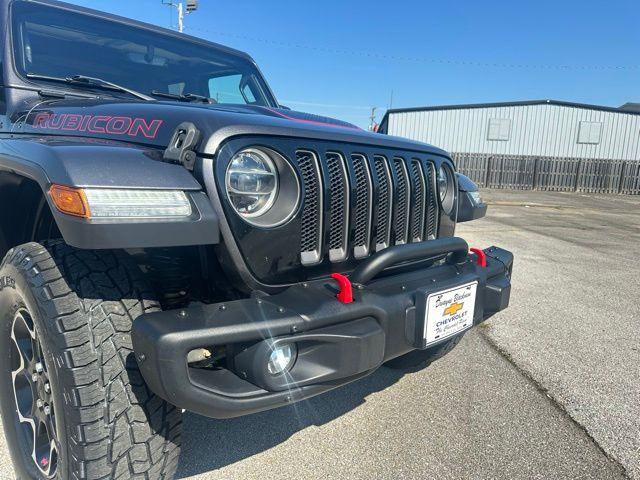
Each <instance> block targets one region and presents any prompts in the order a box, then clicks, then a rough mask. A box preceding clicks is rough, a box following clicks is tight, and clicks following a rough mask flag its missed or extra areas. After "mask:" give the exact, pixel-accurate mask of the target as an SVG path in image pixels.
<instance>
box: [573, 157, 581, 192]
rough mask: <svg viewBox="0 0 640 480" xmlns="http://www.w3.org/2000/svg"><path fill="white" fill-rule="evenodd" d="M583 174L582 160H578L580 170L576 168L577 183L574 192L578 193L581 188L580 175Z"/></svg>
mask: <svg viewBox="0 0 640 480" xmlns="http://www.w3.org/2000/svg"><path fill="white" fill-rule="evenodd" d="M581 174H582V160H578V168H576V183H575V185H574V186H573V191H574V192H577V191H578V187H579V186H580V175H581Z"/></svg>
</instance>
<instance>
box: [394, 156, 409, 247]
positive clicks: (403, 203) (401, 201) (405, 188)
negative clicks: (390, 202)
mask: <svg viewBox="0 0 640 480" xmlns="http://www.w3.org/2000/svg"><path fill="white" fill-rule="evenodd" d="M393 169H394V170H395V173H396V182H397V188H396V194H397V196H396V211H395V219H394V232H395V241H396V245H401V244H403V243H407V241H408V238H409V208H410V206H411V202H410V200H411V198H410V197H411V187H410V186H409V175H408V173H407V166H406V165H405V163H404V160H402V159H401V158H394V159H393Z"/></svg>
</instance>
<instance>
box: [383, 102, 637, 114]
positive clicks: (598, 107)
mask: <svg viewBox="0 0 640 480" xmlns="http://www.w3.org/2000/svg"><path fill="white" fill-rule="evenodd" d="M528 105H558V106H562V107H574V108H586V109H589V110H602V111H605V112H617V113H640V104H637V103H625V105H623V106H622V107H620V108H617V107H606V106H603V105H590V104H588V103H575V102H564V101H560V100H524V101H520V102H498V103H469V104H460V105H437V106H430V107H412V108H392V109H390V110H388V111H387V115H388V114H390V113H405V112H427V111H432V110H462V109H471V108H497V107H522V106H528ZM627 105H636V106H637V110H634V109H623V107H625V106H627ZM385 116H386V115H385Z"/></svg>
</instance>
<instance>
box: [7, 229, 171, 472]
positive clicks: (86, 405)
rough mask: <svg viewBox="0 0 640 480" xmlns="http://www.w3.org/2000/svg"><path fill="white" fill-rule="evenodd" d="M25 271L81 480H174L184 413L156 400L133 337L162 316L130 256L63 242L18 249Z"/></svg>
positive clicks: (15, 255)
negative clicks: (141, 324) (134, 330)
mask: <svg viewBox="0 0 640 480" xmlns="http://www.w3.org/2000/svg"><path fill="white" fill-rule="evenodd" d="M6 262H10V263H11V264H13V265H14V266H15V267H17V268H19V269H20V270H22V271H23V272H24V274H25V275H26V277H27V280H28V282H29V284H30V286H31V288H32V290H33V292H34V294H35V297H36V299H37V302H38V307H39V308H40V309H41V315H42V318H43V319H47V321H48V322H49V323H48V324H47V326H46V328H47V335H48V336H49V337H50V340H51V342H50V344H51V345H53V346H54V348H53V349H52V353H54V362H55V363H56V364H57V366H58V367H59V368H58V372H59V378H60V382H61V386H60V387H59V388H61V393H62V396H63V398H64V399H65V401H66V405H65V409H66V412H65V413H66V415H65V417H66V418H67V425H75V427H74V428H68V431H67V432H66V434H67V437H68V454H69V457H70V458H69V459H68V460H69V473H70V478H72V479H74V480H100V479H106V478H141V479H145V480H152V479H153V480H155V479H170V478H173V476H174V474H175V471H176V469H177V462H178V457H179V454H180V431H181V422H182V419H181V411H180V410H178V409H177V408H176V407H174V406H173V405H170V404H168V403H166V402H165V401H164V400H162V399H160V398H159V397H157V396H156V395H155V394H153V392H151V391H150V390H149V389H148V387H147V386H146V384H145V383H144V380H143V379H142V375H141V374H140V372H139V370H138V365H137V362H136V360H135V358H134V352H133V347H132V344H131V337H130V335H129V332H130V329H131V324H132V322H133V319H135V318H136V317H138V316H139V315H141V314H143V313H147V312H152V311H157V310H159V309H160V306H159V303H158V302H157V301H156V300H155V296H154V294H153V292H152V291H151V290H150V288H149V286H148V285H147V283H146V282H145V280H144V278H143V276H142V274H141V272H140V270H139V269H138V267H137V266H135V265H134V264H133V263H132V262H131V260H130V259H129V257H128V256H127V255H126V254H125V253H124V252H121V251H99V252H98V251H90V250H78V249H75V248H73V247H70V246H68V245H66V244H65V243H64V242H62V241H52V242H47V243H45V244H38V243H28V244H25V245H21V246H19V247H16V248H14V249H12V250H10V251H9V252H8V253H7V255H6V257H5V260H4V261H3V265H4V263H6Z"/></svg>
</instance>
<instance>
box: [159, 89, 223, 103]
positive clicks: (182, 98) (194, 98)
mask: <svg viewBox="0 0 640 480" xmlns="http://www.w3.org/2000/svg"><path fill="white" fill-rule="evenodd" d="M151 95H155V96H156V97H164V98H171V99H173V100H178V101H179V102H202V103H217V102H216V101H215V100H214V99H213V98H209V97H205V96H203V95H196V94H195V93H183V94H177V93H165V92H159V91H157V90H153V91H152V92H151Z"/></svg>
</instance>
